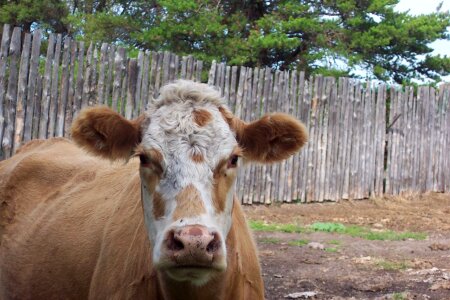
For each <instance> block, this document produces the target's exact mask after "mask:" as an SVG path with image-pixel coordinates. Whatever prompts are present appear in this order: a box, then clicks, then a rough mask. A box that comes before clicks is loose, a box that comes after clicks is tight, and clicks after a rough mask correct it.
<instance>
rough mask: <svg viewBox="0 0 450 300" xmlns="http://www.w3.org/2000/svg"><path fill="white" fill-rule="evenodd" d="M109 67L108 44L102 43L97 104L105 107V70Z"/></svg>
mask: <svg viewBox="0 0 450 300" xmlns="http://www.w3.org/2000/svg"><path fill="white" fill-rule="evenodd" d="M107 66H108V44H106V43H102V46H101V47H100V68H99V72H98V83H97V91H98V94H97V95H98V96H97V97H98V98H97V103H98V104H100V105H103V104H104V103H105V102H106V99H105V70H106V67H107Z"/></svg>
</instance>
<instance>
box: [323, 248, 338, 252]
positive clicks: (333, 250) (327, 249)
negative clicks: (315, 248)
mask: <svg viewBox="0 0 450 300" xmlns="http://www.w3.org/2000/svg"><path fill="white" fill-rule="evenodd" d="M325 251H327V252H331V253H336V252H338V251H339V250H338V248H333V247H329V248H325Z"/></svg>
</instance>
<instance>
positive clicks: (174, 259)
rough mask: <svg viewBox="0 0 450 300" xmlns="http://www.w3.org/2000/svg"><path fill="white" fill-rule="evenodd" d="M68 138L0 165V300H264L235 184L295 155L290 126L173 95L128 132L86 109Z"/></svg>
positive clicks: (124, 124) (203, 96) (210, 100)
mask: <svg viewBox="0 0 450 300" xmlns="http://www.w3.org/2000/svg"><path fill="white" fill-rule="evenodd" d="M72 138H73V139H74V140H75V142H76V144H77V145H76V144H75V143H74V142H72V141H69V140H66V139H62V138H56V139H50V140H47V141H42V140H38V141H32V142H30V143H28V144H26V145H25V146H24V147H22V148H21V149H20V151H19V152H18V153H17V154H16V155H15V156H13V157H12V158H11V159H9V160H6V161H3V162H0V300H3V299H5V300H6V299H161V300H172V299H187V300H189V299H200V300H201V299H248V300H253V299H255V300H257V299H264V288H263V284H262V278H261V272H260V267H259V262H258V258H257V255H256V248H255V245H254V242H253V240H252V237H251V235H250V234H249V230H248V227H247V224H246V221H245V218H244V215H243V212H242V210H241V206H240V203H239V201H238V200H237V199H236V197H235V196H234V188H235V187H234V186H235V178H236V175H237V169H238V168H239V166H240V164H241V163H240V161H241V160H243V161H257V162H260V163H271V162H276V161H280V160H282V159H285V158H287V157H289V156H290V155H292V154H293V153H295V152H296V151H298V149H299V148H300V147H301V146H302V145H304V143H305V142H306V138H307V135H306V132H305V130H304V127H303V125H302V124H301V123H300V122H298V121H297V120H295V119H293V118H292V117H290V116H287V115H284V114H273V115H267V116H264V117H263V118H261V119H260V120H257V121H254V122H252V123H245V122H243V121H241V120H239V119H238V118H236V117H235V116H233V114H232V113H231V112H230V111H229V110H228V108H226V106H225V105H224V104H223V102H222V100H221V98H220V95H219V93H218V92H217V91H216V90H214V89H213V88H211V87H209V86H207V85H204V84H199V83H194V82H190V81H177V82H174V83H171V84H169V85H167V86H165V87H163V88H162V89H161V95H160V96H159V97H158V98H157V99H155V101H154V102H152V103H151V104H150V105H149V107H148V108H147V111H146V113H145V114H144V115H142V116H140V117H139V118H137V119H135V120H131V121H129V120H126V119H124V118H123V117H122V116H120V115H118V114H117V113H115V112H114V111H112V110H110V109H109V108H106V107H96V108H88V109H86V110H85V111H83V112H81V113H80V115H79V116H78V118H77V119H76V120H75V121H74V124H73V126H72ZM79 146H81V147H82V148H84V150H87V151H88V152H90V153H92V154H94V156H91V155H89V154H87V153H86V152H85V151H84V150H83V149H81V148H80V147H79ZM105 158H106V159H105ZM108 160H109V161H108Z"/></svg>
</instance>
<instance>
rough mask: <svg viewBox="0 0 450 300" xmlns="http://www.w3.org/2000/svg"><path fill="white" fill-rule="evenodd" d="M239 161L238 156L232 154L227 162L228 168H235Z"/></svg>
mask: <svg viewBox="0 0 450 300" xmlns="http://www.w3.org/2000/svg"><path fill="white" fill-rule="evenodd" d="M238 161H239V155H236V154H233V155H231V157H230V159H229V160H228V168H236V167H237V163H238Z"/></svg>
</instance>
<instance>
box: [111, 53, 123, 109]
mask: <svg viewBox="0 0 450 300" xmlns="http://www.w3.org/2000/svg"><path fill="white" fill-rule="evenodd" d="M114 68H115V73H114V83H113V95H112V109H113V110H115V111H117V112H119V111H120V108H119V107H118V103H119V100H120V99H119V98H120V95H121V88H122V76H123V75H124V71H125V49H124V48H118V49H117V51H116V53H115V57H114Z"/></svg>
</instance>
